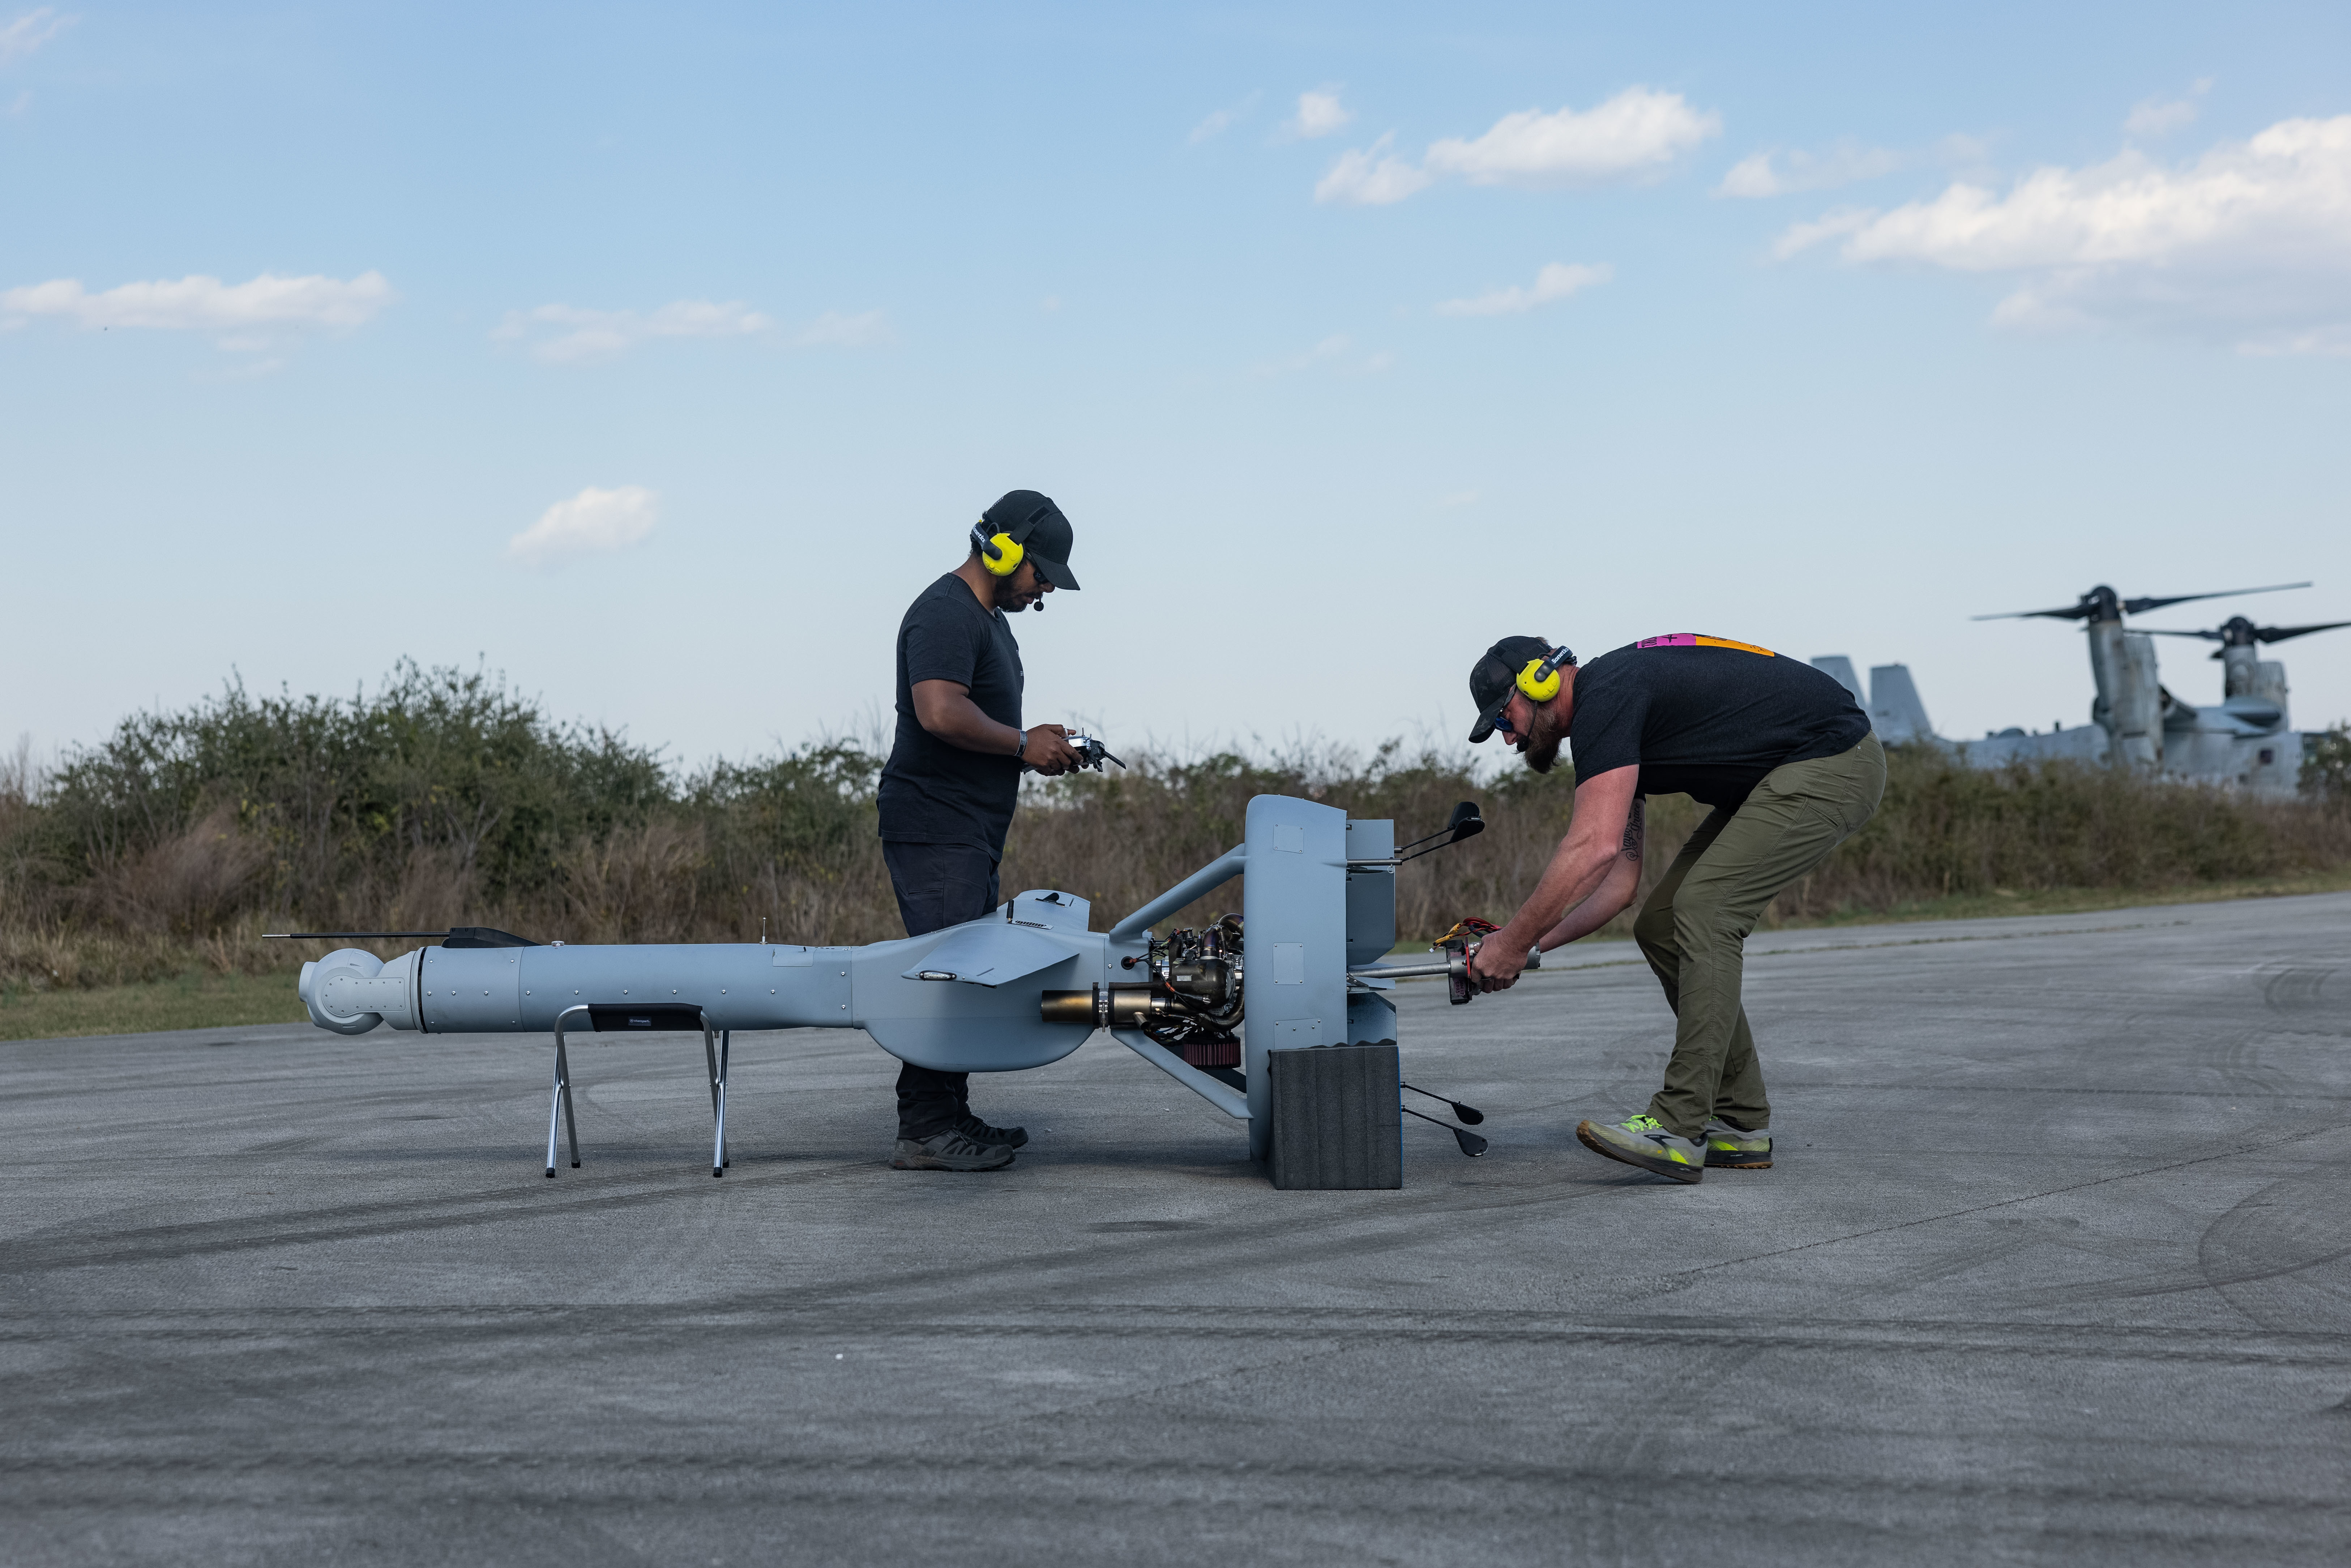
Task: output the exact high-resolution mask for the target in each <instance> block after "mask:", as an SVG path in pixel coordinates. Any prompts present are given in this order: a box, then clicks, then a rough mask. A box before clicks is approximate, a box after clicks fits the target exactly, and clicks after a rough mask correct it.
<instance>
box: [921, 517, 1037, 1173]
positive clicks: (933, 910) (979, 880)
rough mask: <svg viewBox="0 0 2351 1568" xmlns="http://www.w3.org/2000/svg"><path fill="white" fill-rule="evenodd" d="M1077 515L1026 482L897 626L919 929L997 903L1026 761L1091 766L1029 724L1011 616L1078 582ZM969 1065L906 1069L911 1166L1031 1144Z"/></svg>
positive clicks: (986, 1156) (950, 1163) (974, 1165)
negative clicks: (996, 1107)
mask: <svg viewBox="0 0 2351 1568" xmlns="http://www.w3.org/2000/svg"><path fill="white" fill-rule="evenodd" d="M1070 545H1071V529H1070V520H1069V519H1068V518H1067V517H1063V516H1062V515H1061V508H1060V507H1056V506H1055V505H1053V503H1052V501H1051V499H1050V497H1044V496H1040V495H1039V494H1038V493H1037V492H1036V491H1034V490H1014V491H1012V492H1011V493H1010V494H1008V495H1007V496H1005V497H1003V498H1002V499H1001V500H999V501H998V502H997V503H996V505H994V506H992V507H988V509H987V511H986V512H985V513H983V514H981V516H980V520H979V522H978V523H977V525H975V526H974V527H973V528H972V530H971V553H970V554H969V555H967V557H966V558H965V559H964V562H963V564H962V565H961V566H959V567H957V568H956V569H955V570H953V571H951V572H948V573H947V574H946V576H945V577H942V578H940V579H939V580H937V581H936V582H934V583H932V584H931V585H930V586H929V587H928V588H926V589H925V590H924V591H922V594H921V596H920V597H918V598H917V599H916V600H915V601H914V604H913V606H912V607H911V608H910V609H908V610H907V612H906V618H905V619H904V621H902V622H899V625H898V694H897V700H898V734H897V739H896V741H895V742H894V743H893V745H892V747H891V748H890V760H889V762H888V763H887V764H886V765H885V766H884V767H883V769H882V789H881V808H882V856H883V860H884V861H885V862H887V863H888V865H889V867H890V885H891V887H892V888H893V890H894V891H895V892H896V894H897V895H898V913H899V915H901V916H902V917H903V918H904V920H905V922H906V935H907V936H921V935H923V934H924V933H925V932H926V931H936V930H938V929H940V928H941V927H943V926H947V925H957V924H959V923H961V922H963V921H966V920H977V919H978V918H979V917H980V916H981V915H986V914H987V913H988V912H989V911H990V910H992V909H994V908H995V907H996V905H997V894H998V889H997V884H996V865H997V862H998V861H999V860H1001V859H1002V858H1003V856H1004V831H1005V830H1006V829H1007V828H1008V827H1009V826H1011V823H1012V807H1013V804H1014V802H1015V801H1016V800H1019V794H1020V774H1021V770H1022V769H1023V768H1033V769H1034V770H1036V771H1037V772H1039V773H1043V774H1046V775H1049V776H1050V775H1053V774H1059V773H1063V772H1066V771H1068V770H1069V769H1070V768H1074V767H1076V766H1078V765H1079V761H1080V758H1079V757H1078V754H1077V752H1076V751H1075V750H1074V749H1072V748H1071V746H1070V743H1069V740H1068V739H1067V735H1068V731H1067V730H1066V729H1064V728H1063V727H1061V726H1060V725H1058V724H1039V725H1031V726H1029V727H1027V728H1025V729H1024V728H1022V727H1021V725H1020V693H1021V686H1022V684H1023V679H1024V677H1023V674H1022V671H1021V668H1020V644H1019V643H1017V642H1015V641H1014V640H1013V636H1012V624H1011V622H1010V621H1008V619H1007V618H1006V616H1007V612H1010V613H1011V614H1014V615H1018V614H1019V612H1022V611H1023V610H1027V609H1029V607H1030V606H1031V605H1034V606H1035V607H1036V608H1037V609H1039V610H1042V609H1044V608H1045V603H1044V601H1045V595H1047V594H1049V593H1051V592H1053V591H1055V590H1057V589H1065V588H1066V589H1071V590H1075V589H1076V587H1077V586H1078V580H1077V577H1076V576H1075V575H1074V574H1073V573H1072V572H1071V570H1070ZM969 1078H970V1075H969V1074H968V1073H963V1072H939V1071H934V1070H932V1069H930V1068H927V1067H917V1066H915V1065H914V1063H913V1062H911V1061H909V1062H906V1063H904V1065H902V1066H901V1067H900V1068H899V1070H898V1146H897V1149H896V1152H895V1153H894V1154H893V1155H892V1157H891V1161H890V1163H891V1164H892V1165H893V1166H896V1167H897V1168H898V1169H900V1170H948V1171H977V1170H994V1169H996V1168H997V1167H998V1166H1008V1165H1010V1164H1011V1163H1012V1155H1013V1151H1014V1150H1015V1149H1017V1148H1019V1146H1020V1145H1023V1144H1026V1143H1027V1142H1028V1141H1029V1134H1028V1133H1027V1132H1026V1131H1025V1130H1024V1129H1022V1128H1019V1127H991V1126H989V1125H988V1124H987V1123H986V1122H983V1121H981V1120H980V1119H979V1118H978V1117H977V1116H975V1115H973V1114H972V1113H971V1104H970V1101H969V1098H968V1093H969Z"/></svg>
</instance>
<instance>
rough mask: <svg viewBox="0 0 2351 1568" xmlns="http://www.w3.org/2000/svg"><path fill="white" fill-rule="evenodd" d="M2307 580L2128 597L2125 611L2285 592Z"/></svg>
mask: <svg viewBox="0 0 2351 1568" xmlns="http://www.w3.org/2000/svg"><path fill="white" fill-rule="evenodd" d="M2309 586H2310V584H2308V583H2306V582H2273V583H2271V584H2270V585H2269V586H2268V587H2267V588H2224V589H2221V590H2220V591H2219V592H2217V593H2179V594H2174V595H2173V596H2172V597H2170V598H2169V599H2126V600H2124V601H2123V613H2124V614H2126V615H2144V614H2146V613H2147V612H2148V611H2150V610H2160V609H2162V608H2163V607H2164V606H2165V605H2167V604H2186V603H2187V602H2189V601H2190V600H2195V599H2233V598H2235V597H2236V596H2237V595H2238V594H2240V593H2283V592H2284V591H2286V590H2287V589H2289V588H2308V587H2309Z"/></svg>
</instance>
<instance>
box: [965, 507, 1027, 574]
mask: <svg viewBox="0 0 2351 1568" xmlns="http://www.w3.org/2000/svg"><path fill="white" fill-rule="evenodd" d="M1036 526H1037V525H1036V519H1035V518H1033V517H1032V518H1030V519H1029V521H1027V522H1025V523H1015V524H1014V525H1013V526H1012V531H1011V532H1009V533H1002V534H994V535H991V534H989V533H988V531H987V518H985V517H983V518H981V519H980V520H979V521H978V522H976V523H974V524H972V526H971V545H972V548H973V549H976V550H977V551H979V563H980V564H981V565H982V566H984V567H986V568H987V573H988V575H989V576H990V577H1010V576H1011V575H1012V574H1013V573H1014V572H1016V571H1019V570H1020V563H1021V562H1022V561H1024V560H1026V559H1029V551H1028V549H1026V548H1025V547H1023V546H1022V544H1021V543H1020V541H1021V540H1022V539H1025V538H1028V537H1029V530H1030V529H1031V528H1035V527H1036Z"/></svg>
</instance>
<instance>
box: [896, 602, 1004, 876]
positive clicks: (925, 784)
mask: <svg viewBox="0 0 2351 1568" xmlns="http://www.w3.org/2000/svg"><path fill="white" fill-rule="evenodd" d="M916 681H953V682H955V683H956V685H960V686H964V687H967V688H968V689H969V690H970V692H971V700H972V701H973V702H975V703H977V705H978V706H979V711H980V712H982V713H984V714H986V715H987V716H988V717H990V718H992V719H994V720H995V721H996V722H997V723H998V724H1006V725H1010V726H1011V727H1013V728H1015V729H1018V728H1019V727H1020V690H1021V686H1022V685H1023V684H1024V682H1025V677H1024V676H1023V674H1021V669H1020V644H1019V643H1016V642H1014V641H1013V640H1012V623H1011V622H1009V621H1008V620H1006V619H1005V616H1004V612H1002V611H1001V610H989V609H984V608H982V607H981V605H980V602H979V599H978V596H977V595H976V594H974V593H973V592H972V591H971V586H970V585H969V584H968V583H967V582H965V581H964V580H963V579H962V578H960V577H957V576H956V574H955V573H954V572H949V573H947V574H946V576H945V577H942V578H941V579H939V580H937V581H936V582H935V583H933V584H931V585H930V587H928V588H926V589H925V590H923V593H922V597H921V598H919V599H917V600H915V601H914V603H913V604H912V605H911V606H909V607H908V609H907V611H906V618H905V619H904V621H901V622H899V623H898V737H897V740H896V741H895V743H893V745H892V746H891V747H890V760H889V762H888V764H887V765H886V766H884V767H883V769H882V790H881V806H882V836H883V838H885V839H893V840H896V841H900V842H911V843H926V844H969V845H970V846H971V847H973V848H974V849H982V850H986V851H987V852H988V853H989V854H991V855H994V856H996V857H997V858H998V859H999V860H1000V859H1002V858H1003V856H1004V831H1005V829H1007V828H1008V827H1010V826H1011V825H1012V807H1013V802H1014V801H1015V800H1018V799H1019V795H1020V762H1019V758H1015V757H1011V756H1001V757H998V756H994V755H991V754H989V753H987V752H982V751H966V750H965V749H964V748H963V747H960V746H951V745H949V744H948V743H947V742H946V741H944V740H941V739H940V738H939V737H937V736H935V735H933V734H932V733H931V732H930V731H929V730H927V729H925V728H924V727H922V724H921V722H920V721H919V720H917V719H916V718H915V717H914V683H915V682H916Z"/></svg>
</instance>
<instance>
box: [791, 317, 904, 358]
mask: <svg viewBox="0 0 2351 1568" xmlns="http://www.w3.org/2000/svg"><path fill="white" fill-rule="evenodd" d="M793 341H794V342H796V343H799V344H800V345H802V346H803V347H806V348H828V349H870V348H872V347H874V346H875V345H877V344H881V343H889V342H894V341H896V334H895V333H893V332H892V331H891V330H890V319H889V318H888V317H887V316H884V315H883V313H882V312H881V311H879V310H864V311H860V312H859V313H858V314H857V315H854V316H843V315H841V313H840V312H839V311H837V310H828V311H826V312H825V313H824V314H823V315H821V316H820V317H818V318H817V319H815V320H813V321H811V322H810V323H809V324H808V325H807V326H806V327H804V328H802V329H800V334H799V337H797V338H795V339H793Z"/></svg>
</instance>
